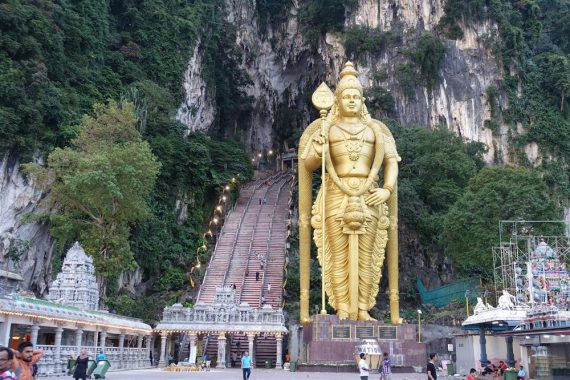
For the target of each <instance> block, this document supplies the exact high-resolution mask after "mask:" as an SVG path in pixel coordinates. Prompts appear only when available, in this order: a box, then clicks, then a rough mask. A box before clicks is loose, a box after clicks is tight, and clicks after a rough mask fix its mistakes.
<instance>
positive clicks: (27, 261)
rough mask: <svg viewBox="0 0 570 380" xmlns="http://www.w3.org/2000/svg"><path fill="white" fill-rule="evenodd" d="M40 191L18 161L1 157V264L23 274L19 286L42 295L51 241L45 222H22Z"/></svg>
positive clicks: (47, 278)
mask: <svg viewBox="0 0 570 380" xmlns="http://www.w3.org/2000/svg"><path fill="white" fill-rule="evenodd" d="M41 197H42V194H41V192H39V191H37V190H35V189H34V188H33V186H32V184H31V183H29V182H27V181H26V180H25V179H24V177H23V176H22V174H21V173H20V165H19V162H18V161H17V160H16V159H15V158H14V157H12V156H9V155H6V156H5V157H4V158H3V160H1V161H0V268H1V269H6V268H7V269H8V270H13V271H14V272H17V273H19V274H21V276H22V277H23V282H22V284H21V285H22V287H23V288H24V289H28V290H32V291H34V292H35V293H37V294H39V295H41V294H43V293H45V291H46V290H47V286H48V283H49V281H50V273H51V261H52V258H53V251H54V243H53V240H52V238H51V236H50V234H49V229H48V226H47V225H46V224H44V223H38V222H33V223H25V222H24V221H23V219H24V216H25V215H26V214H28V213H31V212H34V211H35V212H37V211H38V209H37V208H38V202H39V200H40V199H41Z"/></svg>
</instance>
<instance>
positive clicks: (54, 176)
mask: <svg viewBox="0 0 570 380" xmlns="http://www.w3.org/2000/svg"><path fill="white" fill-rule="evenodd" d="M134 111H135V110H134V106H133V104H132V103H128V102H125V103H122V104H117V103H116V102H114V101H110V102H109V103H108V105H102V104H97V105H95V107H94V112H95V117H90V116H85V117H84V118H83V122H82V123H81V125H80V126H79V127H78V129H79V135H78V137H77V138H75V139H74V140H73V141H72V145H71V146H69V147H66V148H64V149H60V148H57V149H55V150H54V151H53V152H52V153H51V154H50V155H49V157H48V164H47V167H41V166H39V165H36V164H28V165H26V169H27V171H28V172H29V173H30V174H31V175H32V177H33V178H34V179H36V180H37V184H38V187H39V188H41V189H42V190H44V191H46V192H47V193H48V199H49V201H50V203H51V206H52V208H53V210H54V211H55V213H54V214H53V215H52V216H51V222H52V226H53V228H52V234H53V235H54V236H55V237H56V238H58V239H64V240H66V241H70V240H72V239H79V240H80V241H81V244H82V245H83V248H84V249H85V251H86V252H87V253H88V254H89V255H91V256H92V257H93V262H94V264H95V268H96V270H97V278H98V281H99V285H100V289H101V290H100V292H101V296H104V295H105V290H106V287H107V282H108V280H109V279H113V278H115V277H116V276H117V275H118V274H119V273H121V272H123V271H125V270H129V269H133V268H134V267H136V265H137V264H136V262H135V260H134V257H133V253H132V251H131V249H130V245H129V234H130V229H129V224H130V223H134V222H137V221H140V220H143V219H144V218H145V217H147V215H148V206H147V198H148V197H149V194H150V192H151V190H152V189H153V186H154V183H155V180H156V177H157V176H158V173H159V169H160V163H158V162H157V159H156V157H155V156H154V154H153V153H152V152H151V149H150V147H149V145H148V143H147V142H145V141H143V139H142V137H141V135H140V133H139V132H138V131H137V130H136V128H135V125H136V123H137V118H136V117H135V115H134Z"/></svg>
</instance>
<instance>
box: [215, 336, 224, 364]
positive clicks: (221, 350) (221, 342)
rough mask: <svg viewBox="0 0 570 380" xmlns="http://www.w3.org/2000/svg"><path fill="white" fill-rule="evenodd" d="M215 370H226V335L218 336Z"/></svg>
mask: <svg viewBox="0 0 570 380" xmlns="http://www.w3.org/2000/svg"><path fill="white" fill-rule="evenodd" d="M216 368H226V334H225V333H220V335H218V364H217V365H216Z"/></svg>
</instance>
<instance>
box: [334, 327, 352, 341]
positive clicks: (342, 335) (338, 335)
mask: <svg viewBox="0 0 570 380" xmlns="http://www.w3.org/2000/svg"><path fill="white" fill-rule="evenodd" d="M332 338H333V339H350V326H333V327H332Z"/></svg>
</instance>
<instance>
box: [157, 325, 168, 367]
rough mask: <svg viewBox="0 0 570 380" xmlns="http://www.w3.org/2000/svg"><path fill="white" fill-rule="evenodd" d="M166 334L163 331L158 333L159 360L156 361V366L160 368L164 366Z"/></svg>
mask: <svg viewBox="0 0 570 380" xmlns="http://www.w3.org/2000/svg"><path fill="white" fill-rule="evenodd" d="M167 338H168V334H167V333H165V332H161V333H160V360H159V361H158V366H159V367H160V368H163V367H166V339H167Z"/></svg>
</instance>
